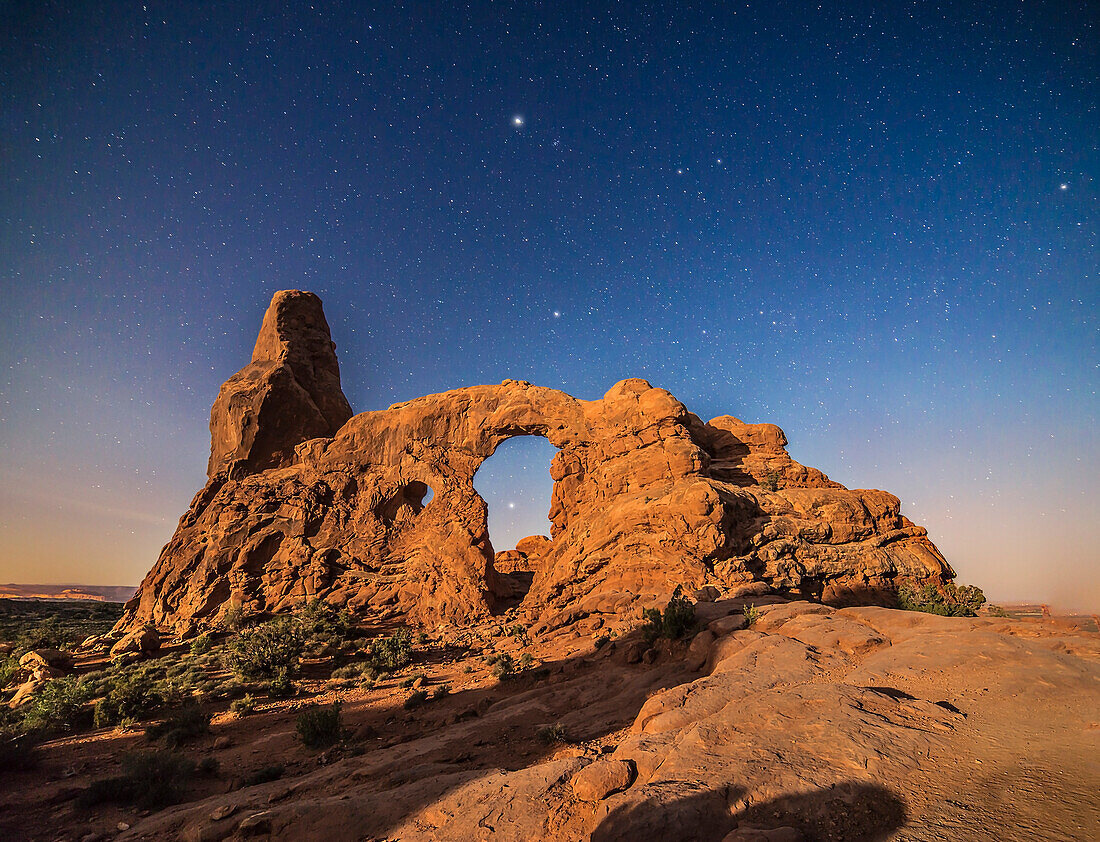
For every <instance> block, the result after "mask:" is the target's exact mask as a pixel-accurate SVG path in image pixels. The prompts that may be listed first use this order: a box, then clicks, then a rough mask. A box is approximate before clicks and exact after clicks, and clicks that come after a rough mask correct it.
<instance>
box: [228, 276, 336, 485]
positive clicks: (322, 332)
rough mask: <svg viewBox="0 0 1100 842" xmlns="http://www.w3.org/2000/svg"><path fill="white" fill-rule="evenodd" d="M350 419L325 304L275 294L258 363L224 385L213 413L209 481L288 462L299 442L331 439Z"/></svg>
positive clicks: (308, 296)
mask: <svg viewBox="0 0 1100 842" xmlns="http://www.w3.org/2000/svg"><path fill="white" fill-rule="evenodd" d="M349 418H351V406H350V405H349V404H348V401H347V398H345V397H344V393H343V391H341V389H340V366H339V364H338V363H337V361H336V345H335V344H334V343H333V341H332V337H331V335H330V334H329V327H328V322H327V321H325V314H324V311H323V310H322V309H321V299H320V298H318V297H317V296H316V295H314V294H313V293H312V292H301V291H299V290H286V291H283V292H277V293H275V296H274V298H272V299H271V305H270V306H269V307H268V308H267V312H266V313H265V314H264V321H263V325H262V326H261V327H260V335H259V336H258V337H257V338H256V347H255V348H254V349H253V351H252V362H250V363H249V364H248V365H246V366H245V367H244V368H242V369H241V370H240V371H238V372H237V373H236V374H234V375H233V376H232V377H230V378H229V379H228V380H227V381H225V384H224V385H223V386H222V388H221V391H220V392H219V393H218V398H217V400H216V401H214V407H213V408H212V409H211V410H210V462H209V464H208V465H207V476H208V477H214V476H215V475H216V474H218V473H219V472H221V471H228V472H229V473H234V472H239V473H242V474H243V473H247V472H252V471H257V470H263V469H265V468H273V467H280V466H283V465H287V464H290V462H291V461H293V458H294V448H295V447H296V446H297V445H299V444H301V443H302V442H303V441H305V440H306V439H312V438H318V437H320V436H331V435H333V434H334V433H335V432H336V431H337V430H338V429H340V427H341V426H343V424H344V422H345V421H347V420H348V419H349Z"/></svg>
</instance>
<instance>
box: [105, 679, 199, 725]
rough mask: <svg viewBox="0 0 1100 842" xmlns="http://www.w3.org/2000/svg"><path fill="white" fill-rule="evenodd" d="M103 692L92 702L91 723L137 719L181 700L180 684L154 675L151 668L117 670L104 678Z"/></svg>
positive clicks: (126, 721)
mask: <svg viewBox="0 0 1100 842" xmlns="http://www.w3.org/2000/svg"><path fill="white" fill-rule="evenodd" d="M108 687H109V690H108V691H107V695H106V696H104V697H103V698H102V699H100V700H99V701H98V702H96V705H95V726H96V727H97V728H105V727H107V726H108V725H125V724H129V723H131V722H137V721H138V720H140V719H143V718H144V717H146V716H148V715H149V714H151V713H154V712H156V711H158V710H160V709H161V708H163V707H165V706H166V705H172V704H178V703H180V702H182V701H183V698H184V691H183V689H182V687H181V686H180V685H179V684H177V683H176V682H174V681H169V680H168V679H167V678H158V677H157V673H156V672H154V671H153V670H146V669H138V670H125V669H124V670H121V671H119V672H118V673H117V674H116V675H115V676H114V677H113V680H112V679H111V678H108Z"/></svg>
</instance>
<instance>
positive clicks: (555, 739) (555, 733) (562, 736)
mask: <svg viewBox="0 0 1100 842" xmlns="http://www.w3.org/2000/svg"><path fill="white" fill-rule="evenodd" d="M535 739H537V740H538V741H539V742H540V743H542V744H543V745H544V746H549V745H554V744H555V743H567V742H569V734H568V733H567V732H566V730H565V726H564V725H562V724H561V723H560V722H559V723H556V724H554V725H543V726H542V727H541V728H539V729H538V731H536V732H535Z"/></svg>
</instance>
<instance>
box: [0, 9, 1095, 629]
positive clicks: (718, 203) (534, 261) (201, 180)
mask: <svg viewBox="0 0 1100 842" xmlns="http://www.w3.org/2000/svg"><path fill="white" fill-rule="evenodd" d="M70 5H74V4H70ZM75 5H78V6H79V5H80V4H75ZM206 15H207V16H206V17H201V18H200V17H196V16H195V13H194V11H193V10H192V9H190V8H186V7H180V6H178V4H176V5H169V4H157V3H150V4H147V5H145V6H141V5H134V4H110V3H108V4H105V5H103V6H101V7H96V8H92V7H90V6H89V7H86V8H83V7H82V8H68V7H67V6H66V5H65V4H60V3H41V4H34V5H33V7H31V6H28V5H27V4H23V5H19V6H18V8H17V7H15V6H9V7H7V8H6V9H5V10H4V11H3V12H2V13H0V20H2V22H3V26H0V92H2V93H0V96H2V97H3V102H4V107H3V108H2V109H0V120H2V121H3V123H2V126H3V136H4V141H3V144H4V145H3V150H2V152H3V157H2V165H0V282H2V285H3V286H2V288H3V292H4V297H5V302H6V306H5V307H4V308H3V311H2V312H0V372H2V375H3V377H2V380H0V581H13V582H24V583H61V582H66V583H69V582H75V583H86V584H136V583H137V582H138V581H140V580H141V578H142V577H143V576H144V575H145V573H146V572H147V570H148V569H149V568H150V567H151V566H152V564H153V562H154V561H155V559H156V556H157V553H158V552H159V550H160V547H161V546H162V545H163V544H164V543H165V542H166V541H167V540H168V538H169V537H170V535H171V533H172V531H173V529H174V528H175V524H176V521H177V519H178V518H179V516H180V515H181V514H182V513H183V512H184V511H185V509H186V507H187V505H188V502H189V501H190V499H191V497H192V496H193V495H194V493H195V492H196V491H198V490H199V488H200V487H201V486H202V483H203V481H204V479H205V465H206V458H207V453H208V447H209V440H208V432H207V420H208V417H209V410H210V404H211V403H212V402H213V399H214V397H215V396H216V394H217V390H218V387H219V385H220V384H221V383H222V382H223V381H224V380H226V379H227V378H228V377H229V376H230V375H231V374H233V373H234V372H235V371H237V370H238V369H239V368H241V367H242V366H243V365H244V364H245V363H247V362H248V359H249V355H250V353H251V348H252V344H253V342H254V340H255V336H256V332H257V331H258V329H259V325H260V319H261V317H262V314H263V311H264V309H265V308H266V306H267V303H268V301H269V300H270V297H271V294H272V293H273V292H274V291H276V290H278V289H288V288H300V289H310V290H313V291H314V292H316V293H317V294H318V295H320V296H321V298H322V299H323V301H324V304H325V312H326V315H327V317H328V320H329V323H330V325H331V327H332V333H333V338H334V339H335V341H336V343H337V349H338V351H337V352H338V354H339V357H340V365H341V372H342V377H343V384H344V391H345V393H346V394H347V396H348V399H349V400H350V402H351V404H352V406H353V408H354V409H355V410H356V411H363V410H371V409H381V408H384V407H386V406H388V405H389V404H391V403H394V402H396V401H400V400H406V399H409V398H412V397H415V396H418V395H422V394H428V393H432V392H439V391H444V390H446V389H451V388H456V387H460V386H465V385H473V384H477V383H499V382H500V381H502V380H504V379H506V378H516V379H523V380H530V381H532V382H534V383H537V384H539V385H542V386H549V387H554V388H560V389H564V390H565V391H567V392H569V393H570V394H573V395H576V396H577V397H580V398H586V399H591V398H597V397H600V396H601V395H602V394H603V393H604V392H605V391H606V390H607V389H608V388H610V386H611V385H612V384H614V383H615V382H616V381H617V380H620V379H622V378H624V377H644V378H646V379H648V380H650V381H651V382H652V383H653V384H654V385H657V386H662V387H664V388H667V389H668V390H669V391H671V392H672V393H673V394H674V395H675V396H676V397H677V398H679V399H680V400H681V401H683V402H684V403H685V405H686V406H687V407H688V409H689V410H691V411H693V412H695V413H696V414H697V415H699V416H700V417H702V418H703V419H704V420H705V419H708V418H711V417H714V416H717V415H722V414H732V415H736V416H738V417H739V418H742V419H744V420H746V421H752V422H760V421H766V422H771V423H775V424H778V425H779V426H781V427H782V428H783V429H784V430H785V431H786V433H787V437H788V439H789V440H790V444H789V448H788V449H789V451H790V453H791V456H792V457H793V458H794V459H796V460H797V461H799V462H802V463H804V464H807V465H811V466H814V467H817V468H820V469H821V470H823V471H825V473H827V474H828V475H829V476H830V477H831V478H833V479H835V480H837V481H839V482H841V483H843V484H845V485H847V486H849V487H853V488H860V487H863V488H884V489H886V490H888V491H890V492H892V493H894V494H896V495H898V496H899V497H900V498H901V500H902V511H903V513H904V514H906V515H907V516H908V517H909V518H910V519H912V520H913V521H914V522H916V523H918V524H920V525H922V526H925V527H926V528H928V530H929V533H930V537H931V538H932V540H933V541H934V542H935V543H936V545H937V546H938V547H939V548H940V550H941V551H942V552H943V553H944V555H945V556H946V557H947V559H948V560H949V561H950V562H951V563H952V565H953V566H954V567H955V569H956V570H957V572H958V573H959V579H960V581H963V582H973V583H976V584H978V585H980V586H981V587H983V589H984V590H985V591H986V593H987V594H988V595H989V596H990V597H991V598H992V599H995V600H1002V601H1009V600H1028V601H1042V602H1050V603H1054V604H1056V605H1060V606H1062V607H1065V608H1071V609H1079V610H1092V611H1096V610H1098V609H1100V573H1098V566H1100V565H1098V558H1097V550H1096V548H1097V547H1098V546H1100V517H1097V504H1096V500H1097V499H1100V479H1098V473H1100V472H1098V470H1097V469H1098V466H1100V436H1098V433H1097V426H1098V425H1097V420H1098V419H1097V416H1098V412H1097V409H1098V404H1097V395H1096V388H1097V379H1098V371H1097V368H1098V360H1100V353H1098V351H1100V343H1098V341H1097V339H1098V332H1097V313H1098V307H1097V305H1098V303H1100V301H1098V299H1100V261H1098V259H1097V255H1098V252H1097V223H1098V221H1100V211H1098V208H1100V202H1098V201H1097V198H1098V196H1097V186H1098V181H1097V180H1098V178H1100V156H1098V154H1097V153H1098V142H1100V132H1097V130H1096V127H1097V125H1098V123H1100V119H1098V117H1100V107H1098V96H1097V80H1096V73H1095V68H1096V67H1097V66H1100V55H1098V45H1097V37H1096V34H1097V33H1096V23H1095V16H1094V15H1091V14H1090V13H1089V6H1088V4H1086V3H1074V2H1050V3H1041V2H1040V3H1027V4H1021V3H1016V2H989V3H951V4H948V3H944V4H936V3H896V4H881V3H842V4H835V5H832V6H823V7H822V8H821V9H818V8H817V7H816V6H815V5H812V4H811V5H807V4H802V3H790V2H776V3H769V4H756V3H739V4H725V3H667V4H660V3H654V4H645V5H642V4H591V3H583V4H582V3H572V2H566V3H555V4H546V5H541V6H540V5H536V4H519V3H474V4H468V5H458V4H455V5H451V6H447V7H446V8H440V7H438V6H437V5H436V4H427V3H415V2H413V3H406V4H402V5H397V6H394V5H392V4H386V5H379V6H372V5H371V4H354V5H351V4H348V5H344V4H339V3H336V4H329V5H327V6H325V7H324V8H320V7H318V8H317V9H309V8H308V7H307V6H305V5H303V6H302V7H301V8H295V9H292V10H283V9H280V10H278V11H272V12H269V11H268V8H267V7H266V6H265V5H264V4H259V7H258V6H257V5H256V4H237V3H225V4H219V5H218V6H217V8H213V9H208V10H206ZM105 21H110V22H111V25H110V26H106V25H104V22H105ZM531 447H533V448H534V450H533V451H532V450H531ZM540 447H541V448H542V451H541V452H540V451H539V448H540ZM547 448H549V449H548V450H547ZM525 453H526V454H527V455H526V456H525V455H524V454H525ZM552 453H553V448H552V447H550V446H549V445H548V444H546V443H545V442H539V443H538V444H534V445H531V446H530V447H529V446H528V445H527V444H515V445H514V446H513V442H508V443H506V444H505V446H502V448H501V450H500V451H499V452H498V453H497V454H496V455H494V456H493V457H492V458H491V459H490V460H489V461H488V462H487V463H486V464H485V466H483V468H482V470H481V471H480V472H479V475H478V486H477V487H478V488H479V489H480V490H481V491H482V493H483V494H484V496H485V497H486V499H487V501H488V502H489V506H490V534H491V536H492V538H493V541H494V545H496V547H497V549H507V548H509V547H511V546H513V545H514V540H515V538H516V537H521V536H522V535H523V534H529V533H530V532H539V531H541V532H546V531H547V530H548V526H549V524H548V522H547V521H546V510H547V507H548V503H549V500H548V490H547V489H548V488H549V478H548V476H546V475H545V472H546V470H547V469H548V466H549V458H550V456H552ZM540 466H541V467H540ZM540 472H541V473H540ZM483 482H484V483H485V486H484V487H483V485H482V483H483ZM509 503H514V504H515V508H514V509H511V508H509ZM540 524H541V525H542V528H541V529H537V528H533V527H536V526H539V525H540Z"/></svg>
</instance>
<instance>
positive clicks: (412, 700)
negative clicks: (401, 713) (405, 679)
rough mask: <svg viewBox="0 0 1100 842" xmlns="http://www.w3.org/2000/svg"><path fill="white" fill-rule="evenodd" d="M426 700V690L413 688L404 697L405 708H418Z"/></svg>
mask: <svg viewBox="0 0 1100 842" xmlns="http://www.w3.org/2000/svg"><path fill="white" fill-rule="evenodd" d="M427 700H428V691H427V690H413V691H412V693H411V694H410V695H409V697H408V698H407V699H405V710H412V709H413V708H418V707H420V706H421V705H422V704H424V702H426V701H427Z"/></svg>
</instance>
